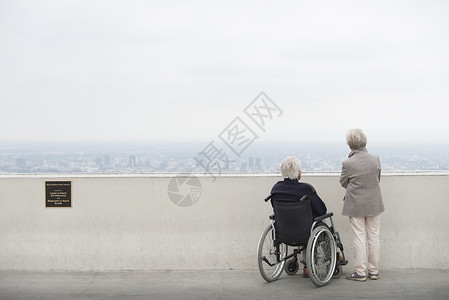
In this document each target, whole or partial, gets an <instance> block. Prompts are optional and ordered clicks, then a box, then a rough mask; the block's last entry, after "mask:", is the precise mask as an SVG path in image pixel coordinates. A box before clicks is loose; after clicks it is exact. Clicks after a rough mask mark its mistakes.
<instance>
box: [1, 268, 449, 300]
mask: <svg viewBox="0 0 449 300" xmlns="http://www.w3.org/2000/svg"><path fill="white" fill-rule="evenodd" d="M348 273H350V271H349V270H344V273H343V275H342V276H341V277H340V278H339V279H333V280H331V281H330V282H329V283H328V285H326V286H324V287H321V288H317V287H315V286H314V285H313V284H312V281H311V280H310V279H307V278H303V277H302V276H301V275H295V276H288V275H285V273H284V274H283V275H282V276H281V278H280V279H279V280H278V281H276V282H273V283H267V282H265V281H264V280H263V279H262V277H261V276H260V274H259V272H258V271H236V270H224V271H220V270H217V271H210V270H209V271H151V272H135V271H133V272H25V271H0V299H2V300H6V299H312V298H313V299H338V298H342V299H357V298H363V299H448V298H449V270H422V269H414V270H388V271H382V272H381V273H380V278H379V280H377V281H372V280H370V279H367V281H366V282H354V281H349V280H345V279H344V275H346V274H348Z"/></svg>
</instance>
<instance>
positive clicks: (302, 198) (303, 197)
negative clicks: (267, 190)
mask: <svg viewBox="0 0 449 300" xmlns="http://www.w3.org/2000/svg"><path fill="white" fill-rule="evenodd" d="M271 197H273V194H270V195H268V197H267V198H265V202H268V201H269V200H270V199H271ZM308 198H309V197H308V196H307V195H304V196H302V197H301V199H299V202H302V201H305V200H307V199H308Z"/></svg>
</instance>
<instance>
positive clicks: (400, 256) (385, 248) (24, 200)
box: [0, 174, 449, 270]
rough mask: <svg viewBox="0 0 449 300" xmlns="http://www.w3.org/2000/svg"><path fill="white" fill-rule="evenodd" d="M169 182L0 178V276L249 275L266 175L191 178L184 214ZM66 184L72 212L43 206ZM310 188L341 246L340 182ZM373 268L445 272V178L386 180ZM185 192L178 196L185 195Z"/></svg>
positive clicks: (312, 179)
mask: <svg viewBox="0 0 449 300" xmlns="http://www.w3.org/2000/svg"><path fill="white" fill-rule="evenodd" d="M173 179H174V177H169V176H75V177H72V176H60V177H55V176H51V177H44V176H1V177H0V269H1V270H10V269H13V270H155V269H169V270H171V269H175V270H182V269H256V268H257V262H256V248H257V242H258V239H259V236H260V234H261V233H262V231H263V230H264V228H265V227H266V226H267V225H268V224H269V220H268V215H269V214H270V213H271V206H270V204H269V203H265V202H264V201H263V199H264V198H265V196H267V195H268V193H269V191H270V189H271V187H272V185H273V184H274V183H275V182H276V181H278V180H279V177H277V176H271V175H263V176H262V175H259V176H254V175H244V176H229V175H228V176H220V177H218V178H217V179H216V181H214V180H213V178H211V177H205V176H199V180H200V182H201V185H202V194H201V197H200V198H199V201H198V202H197V203H196V204H195V205H193V206H190V207H179V206H176V205H175V204H174V203H173V202H172V201H171V200H170V199H169V196H168V192H167V189H168V185H169V182H170V180H173ZM46 180H71V181H72V201H73V207H72V208H45V181H46ZM303 181H305V182H309V183H311V184H313V185H314V186H315V188H316V189H317V191H318V193H319V195H320V196H321V198H322V199H323V200H324V201H325V202H326V204H327V206H328V209H329V210H330V211H333V212H334V213H335V217H334V221H335V224H336V227H337V229H338V231H339V232H340V234H341V237H342V240H343V243H344V245H345V248H346V249H345V250H346V255H347V257H348V258H349V259H350V261H351V263H350V265H349V266H348V267H347V268H350V267H352V253H353V252H352V233H351V229H350V226H349V221H348V220H347V218H346V217H343V216H341V208H342V205H343V203H342V198H343V195H344V190H343V189H342V188H341V187H340V186H339V183H338V174H328V175H326V174H321V175H307V174H305V176H303ZM381 185H382V192H383V196H384V203H385V207H386V212H385V213H384V214H382V219H381V222H382V223H381V226H382V229H381V247H382V253H381V255H382V257H381V267H383V268H387V269H389V268H435V269H444V268H446V269H447V268H449V254H448V253H449V251H448V249H449V233H448V229H449V214H448V208H449V174H433V175H429V174H426V175H423V174H421V175H420V174H408V175H404V174H402V175H393V174H387V175H384V176H383V178H382V182H381ZM184 191H185V190H181V191H180V193H183V192H184Z"/></svg>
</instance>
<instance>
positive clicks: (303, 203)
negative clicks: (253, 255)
mask: <svg viewBox="0 0 449 300" xmlns="http://www.w3.org/2000/svg"><path fill="white" fill-rule="evenodd" d="M283 196H285V195H269V196H268V197H267V198H266V199H265V202H268V201H269V200H270V199H271V203H272V205H273V210H274V214H273V215H271V216H270V217H269V218H270V220H271V225H269V226H268V227H267V228H266V229H265V231H264V232H263V233H262V235H261V237H260V240H259V244H258V251H257V260H258V266H259V271H260V274H261V275H262V277H263V278H264V279H265V280H266V281H268V282H272V281H276V280H277V279H279V277H280V276H281V274H282V272H283V271H284V270H285V272H286V273H287V274H288V275H294V274H296V272H298V270H299V262H301V263H303V264H305V266H307V270H308V275H309V277H310V279H311V280H312V282H313V284H315V285H316V286H317V287H321V286H324V285H326V284H327V283H328V282H329V281H330V279H332V278H334V279H335V278H338V277H339V276H340V275H341V274H342V266H343V265H346V264H347V263H348V261H347V260H346V259H345V255H344V251H343V244H342V243H341V240H340V235H339V233H338V232H337V231H336V230H335V226H334V224H333V221H332V216H333V213H328V214H325V215H322V216H319V217H316V218H313V216H312V209H311V206H310V202H309V199H308V197H307V195H306V196H303V197H302V198H300V199H299V197H298V198H296V199H295V201H277V200H276V199H277V198H279V199H280V198H282V197H283ZM289 197H291V196H289ZM290 200H291V199H290ZM327 220H328V221H329V222H330V226H329V225H327V224H326V221H327ZM289 247H290V248H291V249H293V250H292V252H290V253H289V250H290V249H289ZM337 249H338V250H337ZM299 254H301V255H302V259H301V260H299V262H298V255H299Z"/></svg>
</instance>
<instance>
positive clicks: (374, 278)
mask: <svg viewBox="0 0 449 300" xmlns="http://www.w3.org/2000/svg"><path fill="white" fill-rule="evenodd" d="M368 277H369V279H371V280H377V278H379V274H371V273H368Z"/></svg>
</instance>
